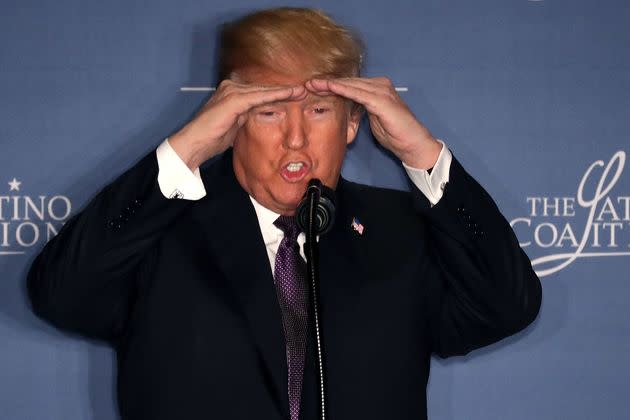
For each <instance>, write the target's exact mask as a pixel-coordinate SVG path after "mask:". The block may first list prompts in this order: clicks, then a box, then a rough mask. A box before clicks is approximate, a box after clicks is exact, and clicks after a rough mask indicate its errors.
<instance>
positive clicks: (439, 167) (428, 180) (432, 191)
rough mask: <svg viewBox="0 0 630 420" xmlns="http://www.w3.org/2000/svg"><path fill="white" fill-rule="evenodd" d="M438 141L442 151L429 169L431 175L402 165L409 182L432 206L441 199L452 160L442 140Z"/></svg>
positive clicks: (422, 170) (425, 171) (423, 170)
mask: <svg viewBox="0 0 630 420" xmlns="http://www.w3.org/2000/svg"><path fill="white" fill-rule="evenodd" d="M438 141H439V142H440V143H442V150H441V151H440V154H439V156H438V158H437V161H436V162H435V165H434V166H433V168H432V169H431V173H429V171H427V170H425V169H418V168H412V167H411V166H408V165H405V162H403V163H402V164H403V167H404V168H405V171H407V175H409V178H410V179H411V182H413V183H414V185H415V186H416V187H418V189H419V190H420V191H422V193H423V194H424V195H425V197H426V198H427V199H428V200H429V202H430V203H431V205H432V206H434V205H436V204H437V203H438V201H440V199H441V198H442V194H444V188H445V187H446V184H447V183H448V177H449V174H450V170H451V161H452V160H453V155H452V154H451V151H450V150H448V147H446V144H444V142H443V141H442V140H439V139H438Z"/></svg>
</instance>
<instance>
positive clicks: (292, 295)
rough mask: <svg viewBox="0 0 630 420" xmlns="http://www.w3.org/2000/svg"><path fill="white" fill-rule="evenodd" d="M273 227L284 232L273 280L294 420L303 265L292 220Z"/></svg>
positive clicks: (303, 319) (301, 351) (303, 314)
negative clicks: (278, 307)
mask: <svg viewBox="0 0 630 420" xmlns="http://www.w3.org/2000/svg"><path fill="white" fill-rule="evenodd" d="M273 224H274V225H276V226H277V227H278V228H279V229H280V230H282V231H283V232H284V238H282V241H281V242H280V246H279V247H278V253H277V254H276V263H275V268H274V280H275V284H276V293H277V295H278V302H279V303H280V309H281V311H282V326H283V328H284V337H285V340H286V348H287V367H288V368H289V372H288V373H289V375H288V384H289V387H288V390H289V411H290V413H291V420H298V417H299V414H300V397H301V392H302V380H303V375H304V357H305V354H306V328H307V319H308V312H307V311H308V309H307V308H308V306H307V284H306V276H305V274H306V263H305V262H304V260H303V259H302V257H301V256H300V246H299V245H298V243H297V237H298V235H299V234H300V230H299V228H298V226H297V223H296V221H295V217H290V216H280V217H278V219H276V221H275V222H274V223H273Z"/></svg>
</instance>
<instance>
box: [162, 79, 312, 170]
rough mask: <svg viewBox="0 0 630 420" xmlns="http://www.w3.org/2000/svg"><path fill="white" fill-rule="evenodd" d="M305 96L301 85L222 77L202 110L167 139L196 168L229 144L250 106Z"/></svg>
mask: <svg viewBox="0 0 630 420" xmlns="http://www.w3.org/2000/svg"><path fill="white" fill-rule="evenodd" d="M305 96H306V89H305V88H304V86H293V87H291V86H280V87H261V86H252V85H245V84H239V83H235V82H233V81H231V80H224V81H222V82H221V84H220V85H219V87H218V88H217V91H216V92H215V93H214V94H213V95H212V97H210V99H209V100H208V102H207V103H206V104H205V105H204V107H203V108H202V109H201V111H199V112H198V113H197V115H196V116H195V117H194V118H193V119H192V120H191V121H190V122H188V124H186V125H185V126H184V127H183V128H182V129H181V130H179V131H178V132H177V133H176V134H174V135H173V136H171V137H170V138H169V140H168V142H169V144H170V145H171V147H172V148H173V149H174V150H175V152H176V153H177V154H178V155H179V157H180V158H181V159H182V160H183V161H184V162H185V163H186V165H187V166H188V167H189V168H190V169H191V170H195V169H196V168H198V167H199V166H200V165H201V164H202V163H203V162H205V161H206V160H208V159H210V158H211V157H213V156H215V155H218V154H219V153H222V152H223V151H225V150H226V149H227V148H228V147H230V146H232V143H233V142H234V138H235V136H236V133H237V131H238V129H239V128H241V127H242V126H243V124H245V121H246V120H247V113H248V111H249V110H250V109H251V108H253V107H256V106H259V105H263V104H266V103H270V102H275V101H283V100H299V99H302V98H303V97H305Z"/></svg>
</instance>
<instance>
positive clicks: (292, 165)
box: [287, 162, 304, 172]
mask: <svg viewBox="0 0 630 420" xmlns="http://www.w3.org/2000/svg"><path fill="white" fill-rule="evenodd" d="M302 166H304V164H303V163H302V162H298V163H289V164H288V165H287V170H288V171H289V172H297V171H299V170H300V169H302Z"/></svg>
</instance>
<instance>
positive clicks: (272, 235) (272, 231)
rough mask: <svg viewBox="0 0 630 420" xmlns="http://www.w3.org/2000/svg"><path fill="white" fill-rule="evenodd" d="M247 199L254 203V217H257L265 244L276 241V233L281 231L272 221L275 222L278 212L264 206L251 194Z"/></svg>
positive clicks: (278, 215)
mask: <svg viewBox="0 0 630 420" xmlns="http://www.w3.org/2000/svg"><path fill="white" fill-rule="evenodd" d="M249 199H250V200H251V201H252V204H253V205H254V210H256V217H257V218H258V224H259V226H260V232H261V233H262V236H263V240H264V241H265V244H266V245H268V244H269V243H271V242H275V241H277V238H278V233H281V232H282V231H281V230H280V229H279V228H278V227H277V226H276V225H274V224H273V222H275V221H276V219H277V218H278V217H280V214H279V213H276V212H274V211H272V210H269V209H268V208H267V207H264V206H263V205H262V204H260V203H259V202H258V201H256V200H255V199H254V197H252V196H251V195H250V196H249Z"/></svg>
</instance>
